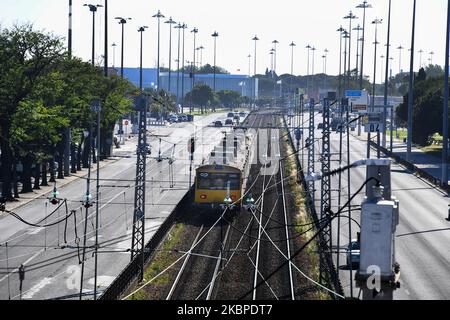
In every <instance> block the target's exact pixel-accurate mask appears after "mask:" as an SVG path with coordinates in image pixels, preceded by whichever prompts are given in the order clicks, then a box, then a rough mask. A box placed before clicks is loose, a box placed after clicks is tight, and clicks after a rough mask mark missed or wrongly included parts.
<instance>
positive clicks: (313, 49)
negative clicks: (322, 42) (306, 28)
mask: <svg viewBox="0 0 450 320" xmlns="http://www.w3.org/2000/svg"><path fill="white" fill-rule="evenodd" d="M316 50H317V49H316V48H315V47H312V48H311V51H312V69H311V75H312V91H313V94H314V93H315V91H314V90H315V86H314V84H315V81H314V67H315V65H316V62H315V56H316Z"/></svg>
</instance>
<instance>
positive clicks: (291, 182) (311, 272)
mask: <svg viewBox="0 0 450 320" xmlns="http://www.w3.org/2000/svg"><path fill="white" fill-rule="evenodd" d="M285 134H287V132H283V135H285ZM282 146H283V149H284V150H285V152H286V154H293V153H294V150H293V149H292V147H291V145H290V144H289V143H288V142H284V143H283V144H282ZM285 171H286V172H285V178H286V177H290V178H289V179H287V186H288V187H289V189H290V192H291V194H292V198H293V202H294V208H291V210H292V209H293V210H295V220H294V224H296V225H297V226H296V227H295V231H296V233H298V234H303V236H302V237H300V238H298V239H297V241H298V242H297V243H298V246H301V245H303V244H305V243H306V241H307V239H311V238H312V237H313V236H314V234H315V233H316V229H315V228H312V229H311V227H312V223H313V220H312V217H310V216H309V214H308V210H307V207H306V195H305V190H304V189H303V186H302V185H301V184H299V183H298V181H297V177H298V174H299V172H298V170H297V165H296V161H295V158H294V157H289V158H287V159H286V161H285ZM307 224H309V225H307ZM309 229H311V230H309ZM308 230H309V231H308ZM318 252H319V249H318V242H317V240H314V241H313V242H311V243H310V244H309V245H308V246H307V247H306V248H305V251H304V254H301V255H302V256H303V257H305V258H306V259H307V261H308V264H309V269H308V270H307V272H305V270H302V271H303V272H305V273H306V274H307V275H308V276H309V277H310V278H312V279H319V274H320V270H319V265H320V257H319V254H318ZM312 298H313V299H315V300H330V296H329V294H328V292H326V291H325V290H323V289H320V288H317V290H315V292H314V294H313V297H312Z"/></svg>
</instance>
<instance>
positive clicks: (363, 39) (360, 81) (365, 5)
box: [356, 1, 372, 90]
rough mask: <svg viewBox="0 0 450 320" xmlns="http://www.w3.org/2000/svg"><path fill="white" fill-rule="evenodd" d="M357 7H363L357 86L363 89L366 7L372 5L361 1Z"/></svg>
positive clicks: (368, 7)
mask: <svg viewBox="0 0 450 320" xmlns="http://www.w3.org/2000/svg"><path fill="white" fill-rule="evenodd" d="M356 8H358V9H363V35H362V45H361V71H360V73H361V74H360V77H359V88H360V89H361V90H362V89H363V79H364V44H365V42H366V9H370V8H372V5H371V4H369V3H367V1H363V3H361V4H359V5H357V6H356Z"/></svg>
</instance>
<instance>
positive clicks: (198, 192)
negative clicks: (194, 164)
mask: <svg viewBox="0 0 450 320" xmlns="http://www.w3.org/2000/svg"><path fill="white" fill-rule="evenodd" d="M242 184H243V177H242V172H241V170H240V169H238V168H235V167H232V166H228V165H216V164H213V165H206V166H202V167H199V168H197V174H196V179H195V204H196V205H200V206H209V207H217V206H220V205H223V204H225V202H226V199H227V198H228V197H229V198H230V199H231V201H232V203H233V204H234V205H240V203H241V197H242Z"/></svg>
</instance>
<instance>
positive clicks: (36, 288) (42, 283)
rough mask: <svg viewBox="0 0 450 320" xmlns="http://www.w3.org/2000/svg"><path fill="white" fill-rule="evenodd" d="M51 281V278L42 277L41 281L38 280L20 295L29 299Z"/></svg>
mask: <svg viewBox="0 0 450 320" xmlns="http://www.w3.org/2000/svg"><path fill="white" fill-rule="evenodd" d="M50 283H52V278H44V279H42V280H41V281H39V282H38V283H37V284H35V285H34V286H33V287H32V288H31V289H30V290H28V292H27V293H26V294H24V295H23V296H22V299H31V298H33V296H34V295H35V294H36V293H38V292H39V291H41V290H42V289H44V288H45V286H47V285H49V284H50Z"/></svg>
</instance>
